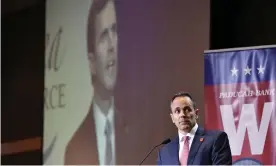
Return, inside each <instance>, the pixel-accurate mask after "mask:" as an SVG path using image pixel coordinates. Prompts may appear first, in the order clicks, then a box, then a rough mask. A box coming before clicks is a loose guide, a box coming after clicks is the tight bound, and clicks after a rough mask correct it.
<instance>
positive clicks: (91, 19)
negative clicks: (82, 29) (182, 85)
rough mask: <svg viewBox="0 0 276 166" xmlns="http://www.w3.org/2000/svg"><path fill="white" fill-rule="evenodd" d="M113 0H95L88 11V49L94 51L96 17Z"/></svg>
mask: <svg viewBox="0 0 276 166" xmlns="http://www.w3.org/2000/svg"><path fill="white" fill-rule="evenodd" d="M108 1H111V0H93V3H92V4H91V7H90V9H89V13H88V21H87V22H88V23H87V36H86V37H87V51H88V52H92V53H94V51H95V39H96V25H95V24H96V17H97V15H98V14H99V13H100V12H101V11H102V9H103V8H104V7H105V5H106V4H107V2H108Z"/></svg>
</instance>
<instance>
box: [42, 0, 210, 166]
mask: <svg viewBox="0 0 276 166" xmlns="http://www.w3.org/2000/svg"><path fill="white" fill-rule="evenodd" d="M97 1H99V0H97ZM93 2H94V1H92V0H81V1H78V0H47V6H46V50H45V93H44V94H45V101H44V140H43V151H44V155H43V159H44V164H83V163H85V164H97V163H98V162H97V161H96V160H97V159H98V160H99V162H100V163H104V162H103V161H104V160H103V156H104V151H105V149H106V148H105V147H107V143H106V144H105V143H104V142H105V140H107V139H106V137H103V132H102V136H99V137H97V139H98V141H97V142H96V141H95V137H94V138H93V136H95V135H101V134H99V133H101V130H102V131H103V128H104V127H105V123H104V122H105V121H101V120H99V119H97V118H96V121H97V122H96V121H94V120H95V118H94V120H93V115H94V113H95V112H93V111H92V110H93V109H92V108H94V107H95V105H93V102H94V101H96V99H95V97H94V96H95V93H94V92H95V87H94V85H93V84H92V83H93V78H91V75H92V73H93V72H94V71H92V70H93V69H95V68H96V71H97V72H98V73H101V74H103V75H106V76H103V78H99V80H100V79H102V81H106V82H108V84H109V85H111V84H113V83H114V78H115V77H116V80H115V84H116V85H115V89H114V93H113V94H112V95H113V96H112V99H113V102H112V103H113V104H112V106H114V105H115V106H114V107H111V108H112V110H113V111H114V110H115V114H116V115H115V119H116V122H115V123H116V124H117V114H119V118H118V119H119V121H118V123H119V125H120V126H121V127H120V128H117V127H115V132H113V133H112V134H113V138H114V137H115V141H113V150H112V154H113V155H114V153H115V156H116V157H115V158H116V164H138V163H139V162H140V161H141V160H142V159H143V157H144V156H145V155H146V153H147V152H148V151H149V150H150V148H152V147H153V146H154V145H156V144H159V143H160V142H161V141H163V139H165V138H167V137H172V136H175V134H176V133H177V130H176V128H175V126H174V125H173V123H172V122H171V119H170V115H169V113H170V99H171V97H172V95H173V94H174V93H176V92H178V91H188V92H190V93H191V94H192V95H193V96H194V98H195V99H196V100H197V103H198V107H199V109H200V110H203V58H202V53H203V50H206V49H208V48H209V46H208V45H209V44H208V41H209V8H210V6H209V1H208V0H204V1H202V0H193V1H183V0H116V1H115V7H114V6H113V5H112V4H110V3H108V5H106V6H103V7H102V8H103V11H104V12H102V13H101V14H100V15H101V18H106V19H102V20H101V21H99V20H100V17H97V19H96V21H95V20H94V21H95V26H93V25H92V24H91V25H89V24H88V21H89V20H90V21H93V19H92V18H88V15H89V11H90V12H91V11H92V8H93ZM99 8H101V3H99V4H98V5H96V6H94V9H95V10H99ZM94 9H93V10H94ZM92 13H93V12H92ZM103 13H105V14H103ZM114 17H115V21H114ZM113 23H115V24H114V25H113ZM100 24H101V25H100ZM104 26H105V27H106V30H103V31H100V32H99V29H100V28H102V27H104ZM88 28H92V29H93V28H96V29H97V28H98V30H95V31H92V34H89V33H88ZM93 32H94V33H95V34H94V35H96V36H97V35H98V34H97V33H98V32H99V33H101V34H102V35H98V36H97V37H94V36H93ZM109 35H111V36H109ZM98 37H99V38H101V39H100V40H99V42H100V43H101V42H102V44H99V45H97V44H96V45H95V47H98V46H99V48H101V51H99V50H98V52H97V53H99V52H101V53H103V52H105V51H107V49H108V51H110V52H112V55H110V57H106V56H105V55H103V56H102V57H100V56H99V57H97V58H99V59H101V58H103V59H102V63H106V66H104V65H103V66H101V65H100V64H98V66H94V65H93V63H92V61H93V60H95V59H94V58H93V57H92V56H93V54H89V53H88V52H89V49H90V48H89V47H90V46H91V47H92V45H93V44H92V43H93V42H92V43H90V42H91V41H94V39H96V38H98ZM89 41H90V42H89ZM89 43H90V44H89ZM109 44H110V45H109ZM112 44H114V45H112ZM106 45H108V46H109V47H110V48H111V47H112V49H110V48H107V47H105V46H106ZM111 45H112V46H111ZM104 58H106V59H107V60H108V62H105V61H104V60H105V59H104ZM99 59H96V60H99ZM101 67H102V68H101ZM105 67H106V68H105ZM114 68H117V76H116V74H114V73H115V72H114ZM113 72H114V73H113ZM109 87H112V86H109ZM94 99H95V100H94ZM104 100H105V99H104ZM115 107H116V109H114V108H115ZM111 112H112V111H111ZM202 113H203V112H202ZM202 116H203V115H202ZM202 119H203V117H202V118H201V120H202ZM98 120H99V121H98ZM101 123H102V124H101ZM199 123H200V124H202V123H201V122H199ZM85 125H86V127H84V126H85ZM95 126H97V127H96V128H95ZM113 126H114V125H113ZM115 126H116V125H115ZM113 131H114V130H113ZM114 135H115V136H114ZM101 138H103V139H101ZM114 142H115V143H114ZM97 149H100V150H99V151H98V150H97ZM114 149H115V150H114ZM156 158H157V151H154V152H153V154H152V155H151V156H150V157H149V158H148V160H146V161H145V164H155V161H156ZM88 160H89V161H88Z"/></svg>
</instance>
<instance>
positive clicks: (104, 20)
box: [88, 1, 117, 91]
mask: <svg viewBox="0 0 276 166" xmlns="http://www.w3.org/2000/svg"><path fill="white" fill-rule="evenodd" d="M116 26H117V24H116V14H115V6H114V3H113V1H108V2H107V4H105V5H104V7H103V8H102V10H101V11H100V12H99V13H98V14H96V17H95V24H94V27H90V28H94V32H95V34H94V42H93V43H94V46H93V50H92V51H89V53H88V56H89V61H90V70H91V73H92V79H94V80H93V83H94V86H97V87H100V88H101V89H103V90H106V91H112V90H113V88H114V86H115V83H116V76H117V31H116ZM90 37H92V36H88V38H90ZM92 38H93V37H92Z"/></svg>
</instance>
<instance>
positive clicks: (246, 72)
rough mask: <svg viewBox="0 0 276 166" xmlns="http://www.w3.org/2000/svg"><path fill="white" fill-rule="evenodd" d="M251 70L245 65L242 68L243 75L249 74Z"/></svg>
mask: <svg viewBox="0 0 276 166" xmlns="http://www.w3.org/2000/svg"><path fill="white" fill-rule="evenodd" d="M251 70H252V69H250V68H249V67H248V66H246V68H245V69H244V72H245V73H244V75H247V74H249V75H251V73H250V72H251Z"/></svg>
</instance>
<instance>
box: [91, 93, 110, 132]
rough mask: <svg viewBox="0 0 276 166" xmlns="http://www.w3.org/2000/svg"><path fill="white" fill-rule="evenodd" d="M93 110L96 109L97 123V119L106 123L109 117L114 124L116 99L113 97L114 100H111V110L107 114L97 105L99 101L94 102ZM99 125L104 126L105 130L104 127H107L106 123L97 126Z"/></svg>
mask: <svg viewBox="0 0 276 166" xmlns="http://www.w3.org/2000/svg"><path fill="white" fill-rule="evenodd" d="M93 110H94V117H96V118H95V121H96V124H97V121H98V122H101V123H102V122H104V123H105V121H106V120H107V119H108V120H109V122H110V123H111V124H113V120H114V99H113V98H112V100H111V106H110V108H109V110H108V113H107V116H105V115H104V114H103V112H102V111H101V109H100V107H99V106H98V105H97V103H95V102H93ZM98 127H101V128H102V130H103V131H104V128H105V125H103V126H102V125H100V126H97V128H98Z"/></svg>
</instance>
